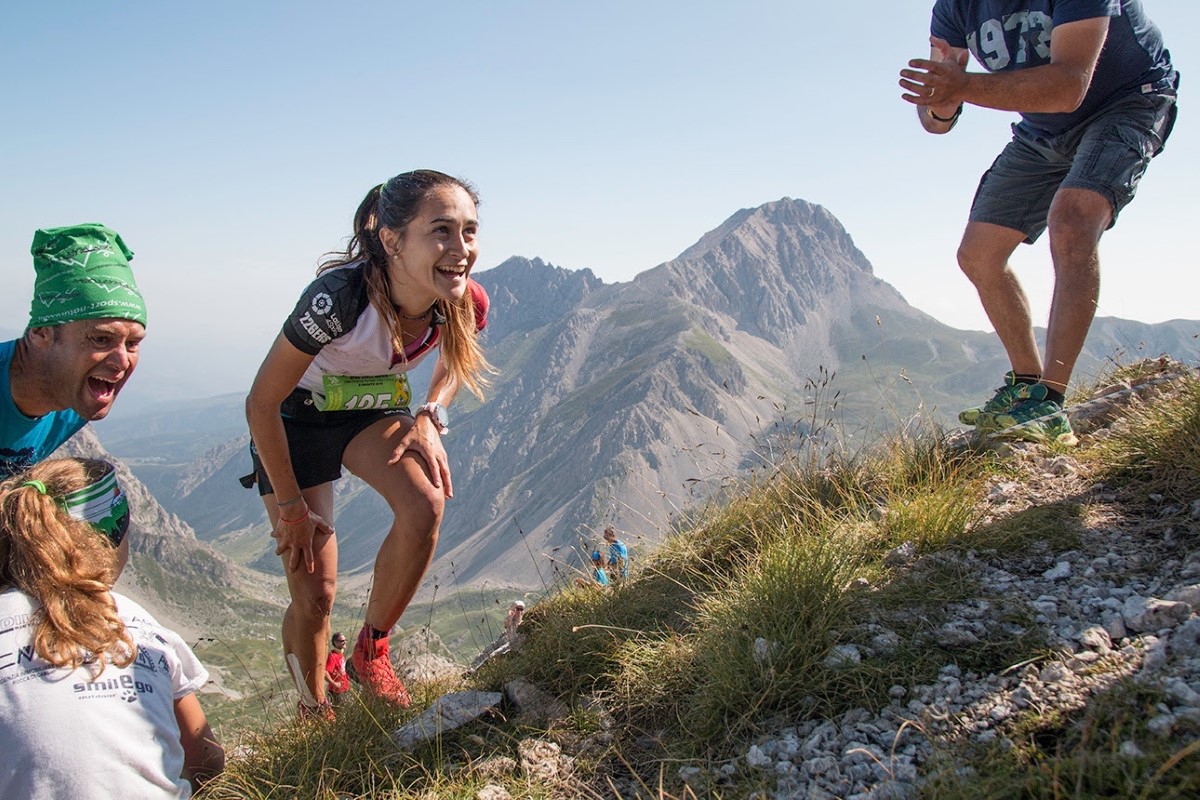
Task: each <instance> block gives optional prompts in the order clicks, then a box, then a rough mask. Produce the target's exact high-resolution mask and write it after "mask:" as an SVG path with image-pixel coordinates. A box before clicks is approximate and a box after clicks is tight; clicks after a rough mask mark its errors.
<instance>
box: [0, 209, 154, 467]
mask: <svg viewBox="0 0 1200 800" xmlns="http://www.w3.org/2000/svg"><path fill="white" fill-rule="evenodd" d="M30 252H31V253H32V254H33V268H34V270H35V271H36V273H37V277H36V279H35V282H34V287H33V305H32V308H31V311H30V318H29V325H28V326H27V327H26V329H25V334H24V336H22V337H21V338H20V339H15V340H13V341H10V342H4V343H2V344H0V478H5V477H8V476H10V475H14V474H16V473H18V472H21V471H23V470H25V469H28V468H29V467H30V466H31V465H33V464H35V463H36V462H38V461H41V460H42V459H43V458H45V457H46V456H48V455H50V453H52V452H54V450H55V449H56V448H58V446H59V445H61V444H62V443H63V442H65V441H66V440H67V439H69V438H71V436H72V435H73V434H74V433H75V432H76V431H78V430H79V429H80V428H82V427H83V426H84V425H85V424H87V423H88V422H89V421H91V420H98V419H103V418H104V417H105V416H106V415H107V414H108V412H109V411H110V410H111V409H112V405H113V402H114V401H115V400H116V398H117V394H118V393H119V392H120V391H121V388H122V387H123V386H124V385H125V382H126V381H127V380H129V376H130V375H131V374H132V373H133V369H134V367H136V366H137V361H138V348H139V346H140V345H141V342H142V337H143V336H145V333H146V304H145V303H144V302H143V300H142V294H141V292H139V291H138V288H137V284H136V283H135V282H134V280H133V271H132V270H130V268H129V260H130V259H131V258H133V251H131V250H130V249H129V248H128V247H126V246H125V242H123V241H122V240H121V237H120V235H118V234H117V232H116V231H114V230H111V229H110V228H106V227H104V226H103V225H98V224H85V225H73V226H70V227H67V228H48V229H46V230H39V231H37V232H36V233H35V234H34V235H33V246H32V247H31V248H30Z"/></svg>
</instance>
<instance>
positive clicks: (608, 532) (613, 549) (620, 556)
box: [604, 525, 629, 578]
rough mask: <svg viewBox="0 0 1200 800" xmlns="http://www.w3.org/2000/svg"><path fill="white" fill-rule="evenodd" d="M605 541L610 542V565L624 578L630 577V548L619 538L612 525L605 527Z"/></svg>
mask: <svg viewBox="0 0 1200 800" xmlns="http://www.w3.org/2000/svg"><path fill="white" fill-rule="evenodd" d="M604 541H605V542H607V543H608V565H609V566H610V567H612V568H613V569H614V570H616V571H617V574H619V575H620V576H621V577H622V578H628V577H629V548H628V547H626V546H625V543H624V542H622V541H621V540H620V539H618V538H617V532H616V531H615V530H614V529H613V526H612V525H609V526H608V527H607V528H605V529H604Z"/></svg>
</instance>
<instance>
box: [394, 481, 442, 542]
mask: <svg viewBox="0 0 1200 800" xmlns="http://www.w3.org/2000/svg"><path fill="white" fill-rule="evenodd" d="M389 504H390V505H391V508H392V514H393V515H394V516H395V517H396V519H397V520H405V521H407V522H408V523H409V527H413V528H416V529H421V530H425V529H428V530H433V531H436V530H437V528H438V526H439V525H441V522H442V513H443V512H444V511H445V508H446V495H445V493H444V492H443V491H442V490H441V489H439V488H437V487H435V486H433V484H428V485H422V486H415V487H413V488H412V491H409V492H405V493H403V494H402V495H401V496H397V497H396V498H394V499H393V500H390V501H389Z"/></svg>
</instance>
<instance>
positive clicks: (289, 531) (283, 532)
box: [271, 509, 333, 572]
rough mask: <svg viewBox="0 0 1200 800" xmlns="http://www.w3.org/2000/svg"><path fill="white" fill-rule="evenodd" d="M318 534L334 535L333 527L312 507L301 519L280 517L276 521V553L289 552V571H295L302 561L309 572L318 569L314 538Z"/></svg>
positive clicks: (274, 533) (274, 536) (273, 532)
mask: <svg viewBox="0 0 1200 800" xmlns="http://www.w3.org/2000/svg"><path fill="white" fill-rule="evenodd" d="M317 534H324V535H326V536H333V527H332V526H331V525H330V524H329V523H328V522H326V521H325V520H324V519H322V518H321V517H320V516H319V515H318V514H316V513H315V512H313V511H312V509H309V510H308V511H306V512H305V514H304V516H303V517H302V518H300V519H297V520H294V521H291V522H289V521H286V520H284V519H283V518H280V519H279V520H278V521H277V522H276V523H275V530H273V531H271V536H272V538H274V539H275V540H276V542H277V544H276V545H275V555H277V556H281V555H283V554H284V553H288V559H287V570H288V572H295V571H296V570H297V569H299V568H300V564H301V563H303V564H304V567H305V570H306V571H307V572H312V571H313V570H315V569H316V556H315V555H314V553H313V538H314V537H315V536H316V535H317Z"/></svg>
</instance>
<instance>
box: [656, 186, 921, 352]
mask: <svg viewBox="0 0 1200 800" xmlns="http://www.w3.org/2000/svg"><path fill="white" fill-rule="evenodd" d="M638 282H641V286H640V287H639V288H640V289H641V290H642V291H651V292H656V291H657V292H664V293H667V294H670V295H673V296H675V297H679V298H682V299H684V300H685V301H687V302H690V303H692V304H694V305H698V306H702V307H706V308H709V309H711V310H713V311H717V312H720V313H723V314H728V315H729V316H731V317H733V318H734V319H735V320H736V321H737V323H738V327H739V328H741V329H742V330H745V331H747V332H749V333H752V334H754V335H756V336H760V337H762V338H764V339H766V340H767V341H770V342H772V343H773V344H776V345H778V346H784V345H786V344H788V343H789V342H793V343H794V342H795V341H796V338H797V336H798V335H800V334H802V333H803V332H804V331H805V329H806V328H808V327H811V323H812V322H813V321H814V320H813V319H811V317H812V316H813V315H814V312H817V313H816V316H818V317H821V318H823V319H824V320H828V319H829V318H830V310H831V308H832V309H834V310H835V311H836V309H837V308H838V307H845V306H846V305H847V304H848V303H850V302H851V299H852V298H854V297H862V296H863V295H864V294H865V293H870V294H878V292H877V291H876V289H877V288H878V285H879V284H880V282H879V281H878V280H877V279H876V278H875V277H874V275H873V273H872V270H871V264H870V262H869V261H867V258H866V256H864V255H863V253H862V251H860V250H859V249H858V248H857V247H856V246H855V245H854V241H853V240H852V239H851V238H850V234H849V233H847V232H846V229H845V228H844V227H842V224H841V223H840V222H838V220H837V218H836V217H834V216H833V214H831V213H829V211H827V210H826V209H825V208H823V207H821V206H819V205H815V204H813V203H808V202H805V201H804V200H793V199H791V198H787V197H785V198H782V199H780V200H777V201H775V202H772V203H767V204H765V205H762V206H759V207H757V208H748V209H742V210H741V211H738V212H737V213H736V214H734V215H733V216H731V217H729V219H727V220H726V221H725V222H724V223H722V224H721V225H720V226H719V227H717V228H715V229H713V230H712V231H710V232H709V233H707V234H705V235H704V236H703V237H702V238H701V239H700V241H698V242H697V243H696V244H695V245H693V246H692V247H690V248H688V249H687V250H685V251H684V252H683V253H682V254H680V256H679V257H678V258H676V259H674V260H672V261H668V262H666V263H665V264H662V265H660V266H658V267H656V268H655V269H653V270H650V271H649V272H646V273H643V274H642V275H641V276H639V277H638V278H637V279H635V283H638ZM890 295H891V297H890V299H889V300H887V301H885V302H889V303H894V304H897V305H907V304H905V303H904V301H903V299H902V298H901V297H900V296H899V295H898V294H896V293H894V292H891V293H890Z"/></svg>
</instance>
